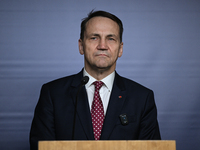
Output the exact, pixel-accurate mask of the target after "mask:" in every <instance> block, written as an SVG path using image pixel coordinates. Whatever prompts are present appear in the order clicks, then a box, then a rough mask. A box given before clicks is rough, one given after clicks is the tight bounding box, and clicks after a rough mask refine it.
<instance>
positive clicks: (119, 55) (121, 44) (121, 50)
mask: <svg viewBox="0 0 200 150" xmlns="http://www.w3.org/2000/svg"><path fill="white" fill-rule="evenodd" d="M123 45H124V43H123V42H121V43H120V47H119V54H118V57H121V56H122V54H123Z"/></svg>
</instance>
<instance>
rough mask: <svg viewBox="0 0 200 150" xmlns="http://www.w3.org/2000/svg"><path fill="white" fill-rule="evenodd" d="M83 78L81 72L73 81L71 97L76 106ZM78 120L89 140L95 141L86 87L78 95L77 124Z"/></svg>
mask: <svg viewBox="0 0 200 150" xmlns="http://www.w3.org/2000/svg"><path fill="white" fill-rule="evenodd" d="M82 77H83V72H82V71H81V72H80V73H79V74H77V75H76V76H75V78H74V80H73V81H72V90H71V97H72V99H73V102H74V104H75V100H76V94H77V92H78V88H79V86H80V83H81V79H82ZM77 119H79V120H80V123H81V126H82V127H83V130H84V131H85V134H86V136H87V138H88V140H93V139H94V134H93V127H92V119H91V114H90V108H89V104H88V98H87V93H86V90H85V86H83V87H82V88H81V90H80V92H79V95H78V101H77V118H76V123H78V122H77ZM75 132H76V129H75ZM75 135H76V134H75Z"/></svg>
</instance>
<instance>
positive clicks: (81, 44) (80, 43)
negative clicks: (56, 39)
mask: <svg viewBox="0 0 200 150" xmlns="http://www.w3.org/2000/svg"><path fill="white" fill-rule="evenodd" d="M78 47H79V53H80V54H81V55H83V54H84V50H83V41H82V40H81V39H79V40H78Z"/></svg>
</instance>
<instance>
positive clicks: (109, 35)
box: [90, 33, 117, 38]
mask: <svg viewBox="0 0 200 150" xmlns="http://www.w3.org/2000/svg"><path fill="white" fill-rule="evenodd" d="M90 36H98V37H100V34H98V33H92V34H90ZM106 37H116V38H117V36H116V35H115V34H108V35H106Z"/></svg>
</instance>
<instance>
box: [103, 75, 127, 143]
mask: <svg viewBox="0 0 200 150" xmlns="http://www.w3.org/2000/svg"><path fill="white" fill-rule="evenodd" d="M125 98H126V91H125V88H124V84H123V81H122V78H121V77H120V76H119V75H118V74H117V73H116V75H115V80H114V84H113V90H112V93H111V96H110V101H109V105H108V108H107V112H106V116H105V120H104V124H103V129H102V133H101V138H100V139H101V140H108V139H109V136H110V134H111V133H112V130H113V129H114V127H115V125H116V122H117V120H118V119H119V115H120V112H121V109H122V107H123V104H124V101H125Z"/></svg>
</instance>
